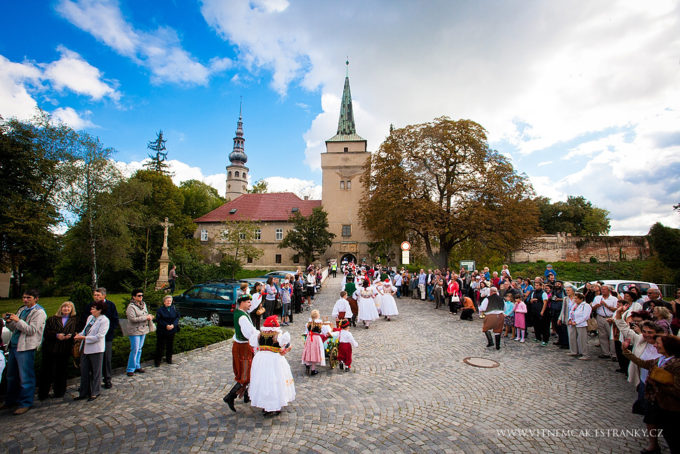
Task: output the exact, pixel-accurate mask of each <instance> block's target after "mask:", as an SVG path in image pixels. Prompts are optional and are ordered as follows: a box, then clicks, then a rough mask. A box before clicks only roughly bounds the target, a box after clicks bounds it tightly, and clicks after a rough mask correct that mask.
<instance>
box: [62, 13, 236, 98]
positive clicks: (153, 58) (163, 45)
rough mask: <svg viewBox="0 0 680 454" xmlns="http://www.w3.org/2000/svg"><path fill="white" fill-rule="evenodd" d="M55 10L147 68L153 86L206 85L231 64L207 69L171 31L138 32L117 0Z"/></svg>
mask: <svg viewBox="0 0 680 454" xmlns="http://www.w3.org/2000/svg"><path fill="white" fill-rule="evenodd" d="M56 10H57V12H59V14H61V15H62V16H63V17H64V18H65V19H67V20H68V21H69V22H71V23H72V24H73V25H75V26H76V27H78V28H80V29H82V30H84V31H86V32H88V33H90V34H91V35H92V36H94V37H95V38H96V39H98V40H100V41H102V42H103V43H104V44H106V45H107V46H109V47H111V48H112V49H113V50H115V51H116V52H118V53H119V54H121V55H123V56H126V57H129V58H131V59H132V60H133V61H135V62H136V63H138V64H140V65H142V66H144V67H146V68H147V69H148V70H149V71H151V80H152V82H154V83H163V82H170V83H189V84H199V85H205V84H207V83H208V79H209V78H210V76H211V75H212V74H215V73H219V72H222V71H224V70H225V69H227V68H229V67H230V66H231V65H232V62H231V60H230V59H228V58H213V59H212V60H211V61H210V62H209V64H208V66H206V65H204V64H202V63H200V62H199V61H197V60H196V59H195V58H194V57H193V56H192V55H191V54H190V53H189V52H187V51H186V50H184V49H183V48H182V45H181V43H180V40H179V37H178V36H177V33H176V32H175V31H174V30H173V29H172V28H169V27H159V28H158V29H157V30H154V31H149V32H147V31H142V30H137V29H135V28H134V27H133V26H132V25H130V24H129V23H128V22H126V20H125V18H124V17H123V14H122V12H121V10H120V7H119V5H118V3H117V2H116V1H115V0H61V1H60V2H59V3H58V4H57V6H56Z"/></svg>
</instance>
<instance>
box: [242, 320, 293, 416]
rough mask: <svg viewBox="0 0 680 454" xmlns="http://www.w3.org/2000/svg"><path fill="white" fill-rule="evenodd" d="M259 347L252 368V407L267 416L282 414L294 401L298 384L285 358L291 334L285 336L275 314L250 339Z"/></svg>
mask: <svg viewBox="0 0 680 454" xmlns="http://www.w3.org/2000/svg"><path fill="white" fill-rule="evenodd" d="M251 345H252V346H253V347H255V348H257V353H255V358H253V365H252V367H251V369H250V405H251V406H253V407H257V408H261V409H262V412H263V413H264V415H265V416H273V415H278V414H280V413H281V407H285V406H286V405H288V404H289V403H290V402H292V401H293V400H295V383H294V381H293V374H292V373H291V372H290V365H289V364H288V360H286V357H285V356H284V355H285V354H286V353H288V352H289V351H290V334H289V333H282V332H281V328H279V320H278V318H277V316H276V315H272V316H271V317H267V319H266V320H265V321H264V326H263V327H262V330H261V331H260V335H259V336H258V337H253V338H252V339H251Z"/></svg>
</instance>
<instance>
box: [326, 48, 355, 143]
mask: <svg viewBox="0 0 680 454" xmlns="http://www.w3.org/2000/svg"><path fill="white" fill-rule="evenodd" d="M345 66H346V68H345V86H344V88H343V89H342V102H341V104H340V118H339V119H338V131H337V133H336V134H335V136H333V137H331V138H330V139H328V142H348V141H349V142H355V141H364V139H363V138H362V137H360V136H359V135H358V134H357V128H356V125H355V123H354V108H353V106H352V92H351V91H350V88H349V60H346V61H345Z"/></svg>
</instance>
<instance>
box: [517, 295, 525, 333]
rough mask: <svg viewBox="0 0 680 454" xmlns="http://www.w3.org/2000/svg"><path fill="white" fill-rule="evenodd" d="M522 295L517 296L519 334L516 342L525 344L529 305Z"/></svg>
mask: <svg viewBox="0 0 680 454" xmlns="http://www.w3.org/2000/svg"><path fill="white" fill-rule="evenodd" d="M522 298H523V296H522V295H515V331H516V332H517V337H515V340H516V341H520V342H524V336H525V335H526V333H527V322H526V314H527V305H526V304H524V301H522Z"/></svg>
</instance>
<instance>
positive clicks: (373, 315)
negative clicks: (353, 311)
mask: <svg viewBox="0 0 680 454" xmlns="http://www.w3.org/2000/svg"><path fill="white" fill-rule="evenodd" d="M374 295H375V293H374V291H373V288H372V287H371V285H370V284H369V282H368V280H365V281H364V283H363V284H362V287H361V290H360V291H359V316H358V317H357V319H358V320H359V321H361V322H363V323H364V326H365V327H366V329H368V327H369V325H370V324H371V322H372V321H373V320H375V319H377V318H379V317H380V316H379V315H378V311H377V310H376V309H375V302H374V301H373V296H374Z"/></svg>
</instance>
